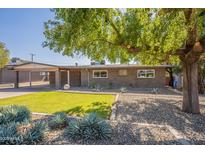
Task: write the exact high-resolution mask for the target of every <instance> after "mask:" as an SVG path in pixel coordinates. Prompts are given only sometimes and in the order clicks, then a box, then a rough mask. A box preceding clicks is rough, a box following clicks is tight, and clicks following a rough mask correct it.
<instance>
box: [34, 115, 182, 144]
mask: <svg viewBox="0 0 205 154" xmlns="http://www.w3.org/2000/svg"><path fill="white" fill-rule="evenodd" d="M32 119H33V121H37V120H43V121H48V120H49V119H50V116H44V115H33V116H32ZM108 122H109V123H110V124H111V126H112V135H111V139H110V140H100V141H90V142H83V141H72V140H70V139H69V138H67V137H65V136H64V135H63V132H64V130H58V131H50V130H48V131H46V133H45V139H44V141H43V142H41V143H40V144H54V145H58V144H60V145H61V144H89V145H93V144H94V145H135V144H137V145H138V144H152V145H153V144H165V145H166V144H180V142H178V141H177V140H176V138H175V137H174V135H173V134H172V133H170V131H169V130H168V129H167V128H166V127H158V126H152V125H151V126H144V125H140V124H136V123H133V124H131V123H119V122H116V121H108Z"/></svg>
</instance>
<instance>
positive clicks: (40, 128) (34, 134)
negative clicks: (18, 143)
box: [23, 122, 45, 144]
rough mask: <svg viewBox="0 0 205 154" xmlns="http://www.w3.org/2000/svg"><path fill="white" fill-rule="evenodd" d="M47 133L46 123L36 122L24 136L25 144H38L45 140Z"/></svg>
mask: <svg viewBox="0 0 205 154" xmlns="http://www.w3.org/2000/svg"><path fill="white" fill-rule="evenodd" d="M44 132H45V123H43V122H36V123H35V124H34V125H33V126H32V127H31V128H29V129H28V130H27V131H26V133H25V134H24V135H23V143H24V144H36V143H38V142H40V141H42V140H43V138H44Z"/></svg>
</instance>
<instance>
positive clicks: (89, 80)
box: [87, 69, 90, 87]
mask: <svg viewBox="0 0 205 154" xmlns="http://www.w3.org/2000/svg"><path fill="white" fill-rule="evenodd" d="M87 73H88V87H90V72H89V70H88V69H87Z"/></svg>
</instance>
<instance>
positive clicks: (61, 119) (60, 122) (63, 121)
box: [48, 112, 68, 130]
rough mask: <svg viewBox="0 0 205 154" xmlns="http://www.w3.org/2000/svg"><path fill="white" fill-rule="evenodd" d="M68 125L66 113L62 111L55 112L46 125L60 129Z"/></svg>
mask: <svg viewBox="0 0 205 154" xmlns="http://www.w3.org/2000/svg"><path fill="white" fill-rule="evenodd" d="M66 126H68V118H67V115H66V114H65V113H63V112H59V113H56V114H55V115H54V117H52V119H51V120H50V121H49V122H48V127H49V128H50V129H52V130H54V129H61V128H64V127H66Z"/></svg>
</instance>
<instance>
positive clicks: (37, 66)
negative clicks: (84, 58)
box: [12, 62, 174, 71]
mask: <svg viewBox="0 0 205 154" xmlns="http://www.w3.org/2000/svg"><path fill="white" fill-rule="evenodd" d="M170 67H174V66H173V65H156V66H149V65H136V64H110V65H82V66H58V65H51V64H45V63H38V62H27V63H24V64H20V65H16V66H13V67H12V68H13V69H14V70H28V71H29V70H35V71H37V70H40V71H43V70H45V71H46V70H54V69H55V70H56V69H93V68H94V69H107V68H170Z"/></svg>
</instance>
